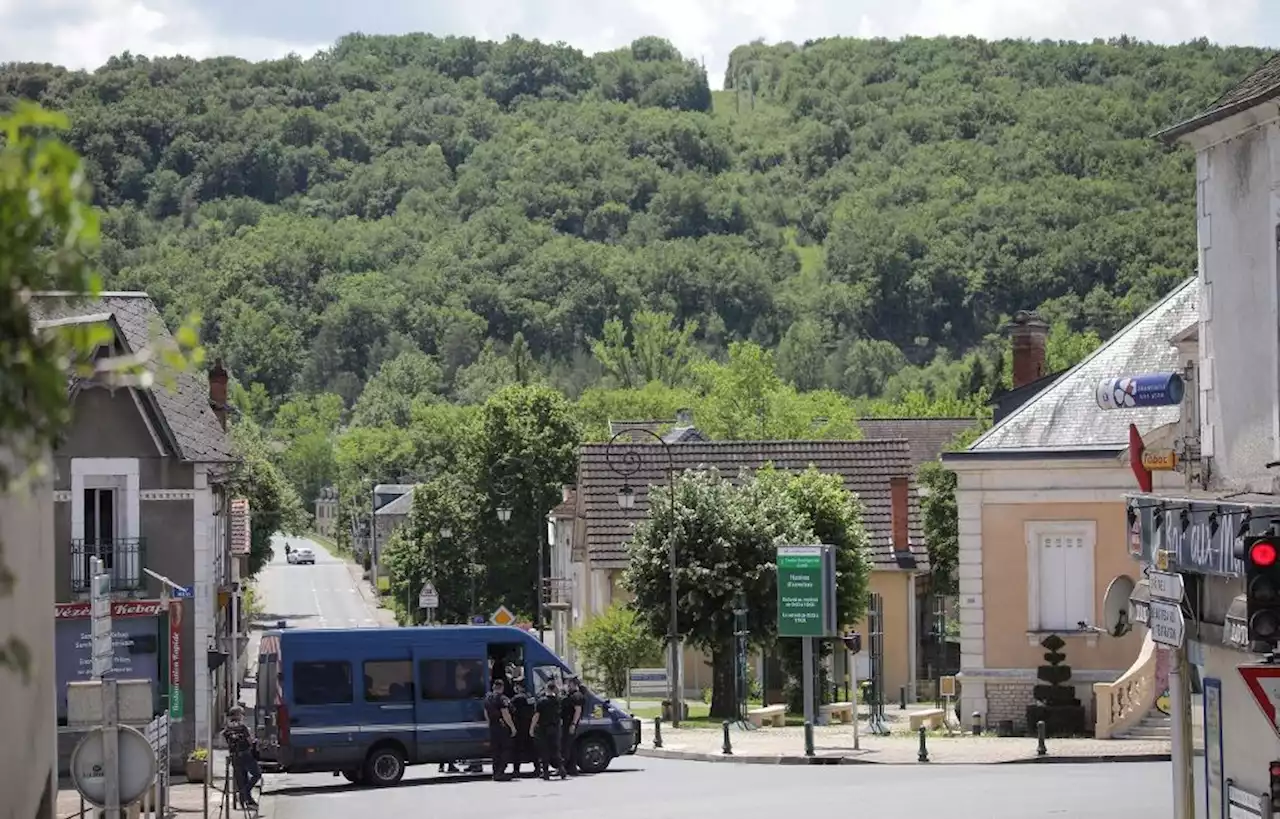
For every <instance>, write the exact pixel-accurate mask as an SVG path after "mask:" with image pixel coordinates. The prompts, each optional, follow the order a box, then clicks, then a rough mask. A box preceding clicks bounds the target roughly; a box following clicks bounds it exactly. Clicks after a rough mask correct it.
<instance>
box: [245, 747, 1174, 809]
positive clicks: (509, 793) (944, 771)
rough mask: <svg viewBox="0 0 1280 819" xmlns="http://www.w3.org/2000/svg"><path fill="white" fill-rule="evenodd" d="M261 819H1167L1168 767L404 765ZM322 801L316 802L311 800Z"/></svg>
mask: <svg viewBox="0 0 1280 819" xmlns="http://www.w3.org/2000/svg"><path fill="white" fill-rule="evenodd" d="M267 789H268V790H269V791H270V792H273V793H274V794H275V799H274V800H273V803H274V804H273V805H272V809H271V812H270V816H271V819H348V817H350V816H353V815H360V816H371V817H372V816H417V815H422V813H423V811H424V806H426V805H430V813H431V815H433V816H464V815H469V814H472V813H474V812H476V810H477V808H479V809H480V810H481V811H482V812H484V813H485V814H487V815H490V816H522V817H543V816H545V817H557V819H566V818H568V819H572V817H583V819H585V818H586V817H598V816H600V815H608V816H609V817H610V818H611V819H652V818H653V817H655V816H660V817H663V819H684V817H690V819H692V818H693V817H698V819H704V817H707V816H716V815H722V816H733V817H735V819H776V817H778V816H786V815H795V813H796V811H797V810H799V811H801V812H803V813H805V814H809V813H812V812H814V811H815V810H818V811H832V812H833V815H841V814H845V815H857V816H892V817H938V816H941V817H947V819H1040V817H1062V818H1063V819H1065V818H1066V817H1070V819H1091V818H1096V819H1103V818H1104V817H1105V818H1106V819H1115V817H1125V819H1168V818H1169V816H1170V815H1171V814H1172V806H1171V796H1170V786H1169V766H1168V765H1167V764H1159V763H1136V764H1093V765H998V766H997V765H993V766H985V767H965V766H953V765H947V766H937V767H929V766H925V765H921V766H888V765H884V766H877V765H846V766H838V767H836V766H773V765H770V766H765V765H724V764H710V763H705V762H678V761H670V760H661V759H641V758H635V757H632V758H628V759H625V760H615V761H614V764H613V766H611V767H610V769H609V770H608V771H606V772H605V773H603V774H599V775H597V776H584V777H581V778H578V779H570V780H568V781H565V782H561V781H556V780H553V781H551V782H543V781H541V780H537V779H524V780H519V781H514V782H503V783H498V782H493V781H491V780H489V779H487V778H485V777H475V776H466V775H454V776H450V775H447V774H437V773H436V772H435V768H434V767H431V768H414V769H410V774H409V776H408V777H406V779H405V781H404V782H403V783H401V785H400V786H398V787H395V788H386V789H377V790H375V789H366V788H356V787H354V786H351V785H348V784H346V782H345V781H344V780H340V779H335V778H333V777H332V776H328V775H314V774H313V775H303V776H289V775H280V776H272V777H271V778H270V780H269V781H268V785H267ZM322 797H323V798H322Z"/></svg>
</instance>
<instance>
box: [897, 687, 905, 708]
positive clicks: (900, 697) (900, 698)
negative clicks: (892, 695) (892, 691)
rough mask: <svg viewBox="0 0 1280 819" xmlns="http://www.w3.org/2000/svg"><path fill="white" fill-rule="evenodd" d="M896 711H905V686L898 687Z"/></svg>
mask: <svg viewBox="0 0 1280 819" xmlns="http://www.w3.org/2000/svg"><path fill="white" fill-rule="evenodd" d="M898 710H899V711H905V710H907V687H906V686H905V685H900V686H898Z"/></svg>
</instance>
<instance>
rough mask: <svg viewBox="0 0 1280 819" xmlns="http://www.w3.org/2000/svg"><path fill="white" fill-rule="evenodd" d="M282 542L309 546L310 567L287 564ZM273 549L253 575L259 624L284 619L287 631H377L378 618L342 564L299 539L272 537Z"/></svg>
mask: <svg viewBox="0 0 1280 819" xmlns="http://www.w3.org/2000/svg"><path fill="white" fill-rule="evenodd" d="M286 542H287V543H288V544H289V545H290V546H291V547H294V546H308V547H310V548H311V549H312V550H313V551H314V552H315V555H316V562H315V565H314V566H310V565H301V566H298V565H290V564H289V563H288V562H287V561H286V560H285V554H284V545H285V543H286ZM272 546H273V549H274V554H273V555H272V558H271V562H270V563H269V564H268V565H267V566H266V568H264V569H263V570H262V573H261V574H260V575H259V576H258V585H257V594H258V599H259V600H260V601H261V604H262V610H263V613H262V614H261V615H260V620H261V621H263V622H264V623H266V624H268V625H271V624H273V623H274V622H275V621H277V620H284V621H286V622H287V623H288V624H289V626H290V627H292V628H377V626H378V620H377V615H376V614H375V613H374V610H373V608H372V607H371V606H370V605H369V604H368V603H366V602H365V599H364V598H363V597H361V596H360V593H359V592H358V591H356V587H355V583H353V582H352V579H351V574H350V572H349V571H348V569H347V564H346V562H345V561H344V560H342V559H341V558H339V557H335V556H333V555H331V554H329V552H328V551H326V550H325V548H324V547H323V546H321V545H320V544H319V543H316V542H315V541H314V540H309V539H308V538H304V537H284V536H283V535H277V536H276V537H275V538H274V539H273V540H272Z"/></svg>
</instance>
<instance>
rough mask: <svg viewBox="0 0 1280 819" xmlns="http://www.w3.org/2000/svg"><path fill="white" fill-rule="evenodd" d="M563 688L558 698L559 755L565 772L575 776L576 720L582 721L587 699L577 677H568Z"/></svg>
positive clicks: (576, 768) (576, 766)
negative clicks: (563, 693) (574, 745)
mask: <svg viewBox="0 0 1280 819" xmlns="http://www.w3.org/2000/svg"><path fill="white" fill-rule="evenodd" d="M565 686H566V688H567V689H568V690H567V691H565V695H564V696H563V697H561V698H560V753H561V755H562V756H563V757H564V767H565V770H566V771H567V772H568V773H570V774H572V775H574V776H577V775H578V757H577V754H575V753H574V747H573V740H574V737H575V736H577V733H578V720H580V719H582V712H583V710H584V709H585V707H586V703H587V698H586V695H584V694H583V693H582V686H581V685H580V684H579V682H578V678H577V677H572V676H571V677H568V678H567V679H566V680H565Z"/></svg>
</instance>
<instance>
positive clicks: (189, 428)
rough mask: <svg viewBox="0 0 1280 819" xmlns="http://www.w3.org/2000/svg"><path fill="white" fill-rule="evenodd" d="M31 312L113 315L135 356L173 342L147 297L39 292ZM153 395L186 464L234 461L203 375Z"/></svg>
mask: <svg viewBox="0 0 1280 819" xmlns="http://www.w3.org/2000/svg"><path fill="white" fill-rule="evenodd" d="M31 311H32V314H33V315H35V316H36V318H38V319H41V320H46V321H57V320H60V319H67V318H71V317H75V316H86V315H94V314H104V313H109V314H111V315H112V316H113V317H114V318H115V321H116V324H117V326H118V327H119V328H120V332H121V333H122V334H123V335H124V342H125V344H127V345H128V346H129V349H130V350H132V351H133V352H135V353H139V352H142V351H143V350H146V349H149V348H151V347H152V346H153V345H154V344H155V343H159V344H161V345H165V344H169V345H172V344H173V343H174V341H173V336H171V335H170V334H169V330H168V328H166V327H165V326H164V319H163V318H161V316H160V312H159V311H158V310H156V307H155V304H154V303H153V302H152V301H151V297H150V296H148V295H147V294H146V293H103V294H102V295H101V296H99V297H98V298H93V299H87V298H70V297H68V296H67V295H66V294H61V293H57V294H55V293H37V294H35V295H34V296H33V297H32V300H31ZM151 394H152V396H153V397H154V399H155V402H156V405H157V407H158V408H159V410H160V414H161V416H162V417H163V420H164V423H165V424H166V425H167V426H168V427H169V429H170V430H171V431H172V433H173V437H174V439H175V440H176V442H177V444H178V449H179V455H180V456H181V458H182V459H183V460H185V461H196V462H201V463H225V462H229V461H234V460H236V457H235V455H234V454H233V453H232V449H231V440H230V438H229V437H228V436H227V434H226V433H225V432H223V430H222V426H221V424H219V423H218V419H217V417H215V416H214V414H213V410H212V409H211V408H210V407H209V383H208V381H207V379H205V378H204V377H203V374H202V373H196V372H192V371H189V370H184V371H182V372H179V373H177V374H176V376H175V377H174V379H173V382H172V384H171V385H169V386H166V385H165V384H162V383H161V382H160V380H159V379H158V380H157V382H156V385H155V386H154V387H153V388H152V389H151Z"/></svg>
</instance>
